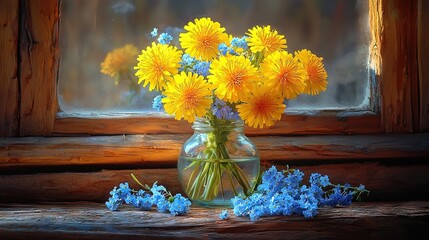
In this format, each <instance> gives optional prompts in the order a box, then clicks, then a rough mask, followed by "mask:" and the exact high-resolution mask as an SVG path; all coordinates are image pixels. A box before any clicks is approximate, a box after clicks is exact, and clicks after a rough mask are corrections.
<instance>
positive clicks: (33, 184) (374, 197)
mask: <svg viewBox="0 0 429 240" xmlns="http://www.w3.org/2000/svg"><path fill="white" fill-rule="evenodd" d="M281 164H283V165H281ZM281 164H280V163H276V166H277V167H278V168H279V169H283V168H285V164H289V165H290V167H291V168H298V169H300V170H301V171H303V172H304V173H305V179H306V181H307V180H308V177H309V176H310V174H311V173H314V172H319V173H321V174H327V175H328V176H329V179H330V180H331V182H333V183H342V184H344V183H350V184H352V185H356V186H358V185H359V184H364V185H365V186H366V188H367V189H369V190H370V191H371V193H370V194H369V195H363V196H362V198H363V200H364V201H393V200H425V199H426V200H427V199H429V189H428V188H427V186H429V178H428V177H427V173H428V172H429V164H408V165H406V166H400V165H395V164H388V163H387V164H386V163H380V162H367V163H345V164H321V165H314V166H300V165H295V164H293V163H290V162H287V161H286V162H283V163H281ZM263 169H265V167H263ZM81 170H84V168H83V167H82V168H81ZM131 173H133V174H135V175H136V176H137V178H138V179H139V180H140V182H142V183H146V184H148V185H152V184H153V183H154V182H155V181H158V183H159V184H162V185H164V186H166V187H167V188H168V189H169V190H170V191H171V192H174V193H177V192H182V193H183V191H182V188H181V186H180V183H179V181H178V176H177V169H176V168H166V169H128V170H101V171H95V172H64V173H38V174H14V175H0V182H1V183H2V184H0V202H25V203H29V202H30V203H31V202H62V201H91V202H105V201H106V200H107V199H108V197H109V192H110V191H111V190H112V189H113V187H114V186H118V185H119V183H121V182H128V183H130V186H131V187H132V188H134V189H140V187H139V186H138V185H137V184H136V183H135V181H134V180H133V179H132V178H131V175H130V174H131ZM307 182H308V181H307Z"/></svg>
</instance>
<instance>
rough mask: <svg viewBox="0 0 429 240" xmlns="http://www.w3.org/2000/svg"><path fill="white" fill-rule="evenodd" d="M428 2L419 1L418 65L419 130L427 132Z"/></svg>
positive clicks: (428, 85)
mask: <svg viewBox="0 0 429 240" xmlns="http://www.w3.org/2000/svg"><path fill="white" fill-rule="evenodd" d="M428 22H429V1H425V0H419V6H418V32H417V34H418V63H419V87H420V130H421V131H426V132H427V131H429V34H428V33H429V24H428Z"/></svg>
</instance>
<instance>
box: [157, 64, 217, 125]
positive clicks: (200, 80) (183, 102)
mask: <svg viewBox="0 0 429 240" xmlns="http://www.w3.org/2000/svg"><path fill="white" fill-rule="evenodd" d="M163 95H164V96H165V98H163V99H162V102H163V103H164V108H165V112H167V113H168V114H172V115H174V118H175V119H177V120H180V119H182V118H183V119H185V120H187V121H188V122H190V123H191V122H193V121H195V118H196V117H203V116H204V115H205V114H206V113H207V110H208V109H210V107H211V104H212V101H213V100H212V90H211V88H210V84H209V83H207V81H206V80H204V77H202V76H200V75H198V74H195V73H191V72H189V73H188V74H186V73H184V72H181V74H177V75H174V80H173V81H170V82H168V83H167V86H166V88H165V91H164V92H163Z"/></svg>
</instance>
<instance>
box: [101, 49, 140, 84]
mask: <svg viewBox="0 0 429 240" xmlns="http://www.w3.org/2000/svg"><path fill="white" fill-rule="evenodd" d="M137 54H139V50H138V49H137V47H136V46H134V45H133V44H127V45H125V46H124V47H121V48H116V49H114V50H112V51H111V52H109V53H108V54H107V56H106V58H105V59H104V61H103V62H102V63H101V64H100V65H101V71H100V72H101V73H104V74H106V75H109V76H111V77H113V78H115V77H118V76H119V75H120V74H123V73H126V72H127V71H129V70H130V69H131V68H132V67H133V66H134V65H135V64H136V56H137Z"/></svg>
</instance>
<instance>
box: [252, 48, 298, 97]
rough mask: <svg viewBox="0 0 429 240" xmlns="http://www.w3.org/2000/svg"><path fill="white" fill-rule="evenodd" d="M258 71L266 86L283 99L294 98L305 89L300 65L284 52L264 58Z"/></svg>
mask: <svg viewBox="0 0 429 240" xmlns="http://www.w3.org/2000/svg"><path fill="white" fill-rule="evenodd" d="M260 71H261V74H262V75H263V76H264V77H265V78H266V81H265V83H266V84H267V86H268V87H271V88H274V89H275V90H276V91H277V92H280V93H281V95H282V96H283V97H284V98H287V99H292V98H295V97H296V96H298V95H299V94H301V93H302V92H303V90H304V88H305V79H306V75H305V71H304V68H303V66H302V64H300V63H299V62H298V59H297V58H294V57H293V56H292V54H290V53H288V52H286V51H277V52H274V53H272V54H270V55H268V56H267V57H266V58H264V60H263V62H262V63H261V66H260Z"/></svg>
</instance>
